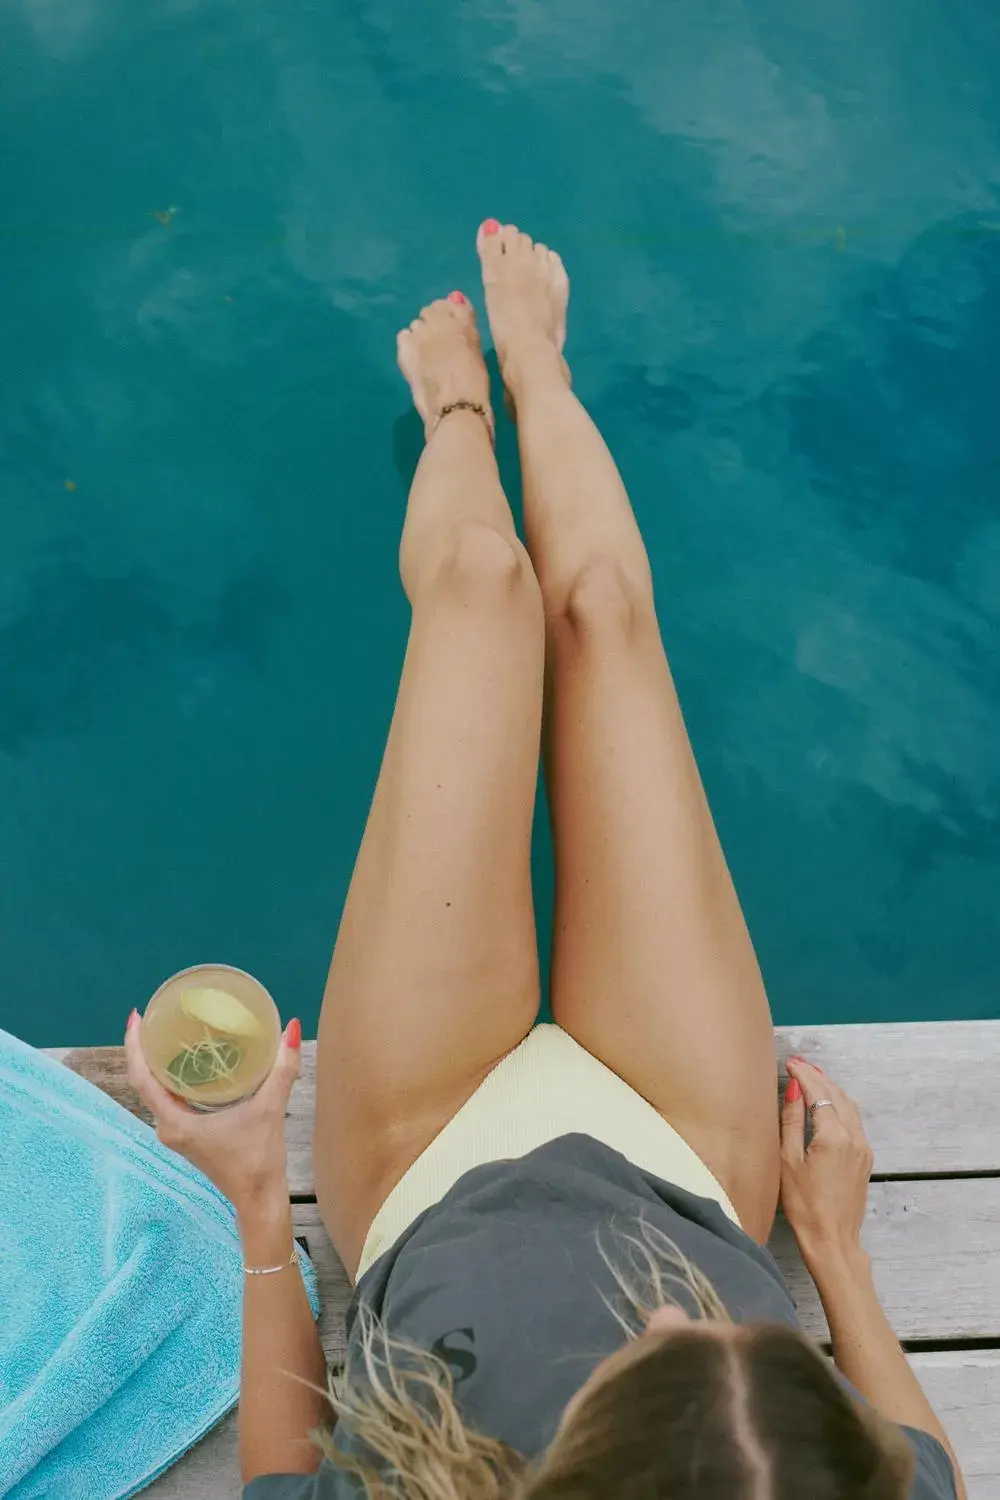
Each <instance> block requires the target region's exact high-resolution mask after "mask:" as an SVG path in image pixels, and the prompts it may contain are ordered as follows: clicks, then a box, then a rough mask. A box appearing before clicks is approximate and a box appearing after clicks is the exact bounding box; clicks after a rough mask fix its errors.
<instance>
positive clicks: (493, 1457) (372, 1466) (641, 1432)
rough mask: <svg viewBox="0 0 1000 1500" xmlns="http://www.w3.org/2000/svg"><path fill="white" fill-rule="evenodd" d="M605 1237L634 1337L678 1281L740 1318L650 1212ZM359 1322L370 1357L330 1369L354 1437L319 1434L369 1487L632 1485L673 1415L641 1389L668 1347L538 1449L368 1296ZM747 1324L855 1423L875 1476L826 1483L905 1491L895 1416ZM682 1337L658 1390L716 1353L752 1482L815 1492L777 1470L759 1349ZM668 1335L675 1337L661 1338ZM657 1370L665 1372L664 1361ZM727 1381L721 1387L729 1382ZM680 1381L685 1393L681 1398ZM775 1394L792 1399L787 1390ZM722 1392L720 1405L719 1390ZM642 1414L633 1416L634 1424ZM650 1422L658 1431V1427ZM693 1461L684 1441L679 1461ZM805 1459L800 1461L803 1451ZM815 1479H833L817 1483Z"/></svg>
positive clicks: (460, 1491)
mask: <svg viewBox="0 0 1000 1500" xmlns="http://www.w3.org/2000/svg"><path fill="white" fill-rule="evenodd" d="M597 1243H598V1250H599V1252H600V1255H601V1258H602V1259H603V1260H604V1263H605V1265H606V1266H607V1267H608V1270H609V1271H610V1273H611V1276H612V1279H613V1281H614V1283H615V1287H616V1289H617V1293H618V1295H617V1296H616V1297H607V1296H605V1295H604V1293H599V1295H600V1296H601V1297H602V1300H603V1301H604V1302H605V1305H606V1306H607V1307H608V1309H609V1311H610V1312H611V1314H612V1316H613V1317H614V1318H615V1320H616V1321H617V1323H618V1324H619V1326H620V1327H621V1329H622V1331H623V1333H624V1334H625V1336H626V1338H627V1339H634V1338H635V1337H637V1336H638V1335H639V1334H640V1333H641V1332H642V1330H643V1329H644V1327H645V1324H646V1322H647V1321H648V1319H649V1317H650V1315H651V1314H652V1313H653V1312H655V1311H656V1310H657V1309H659V1308H662V1307H665V1306H671V1305H676V1304H677V1301H678V1298H677V1296H675V1295H671V1293H677V1292H680V1293H682V1294H683V1295H684V1298H685V1300H686V1301H688V1302H693V1304H694V1306H695V1308H696V1310H697V1313H698V1316H699V1317H700V1318H703V1319H707V1320H711V1321H723V1322H731V1321H732V1320H731V1318H730V1317H729V1314H728V1312H727V1310H726V1308H725V1307H724V1305H723V1303H722V1301H721V1299H720V1298H719V1296H718V1293H717V1292H716V1291H715V1289H714V1287H713V1286H712V1285H711V1283H710V1282H709V1280H708V1279H707V1277H705V1276H704V1274H703V1273H702V1272H701V1271H700V1270H698V1268H697V1267H696V1266H694V1265H692V1264H691V1262H690V1261H689V1260H688V1259H687V1258H686V1257H685V1256H684V1255H683V1254H682V1252H681V1251H680V1250H679V1249H678V1247H677V1246H676V1245H675V1244H674V1243H673V1241H672V1240H670V1239H669V1237H668V1236H667V1235H665V1234H663V1233H662V1232H661V1231H660V1230H658V1229H656V1228H654V1227H653V1226H652V1225H650V1224H648V1223H646V1222H645V1221H643V1220H641V1219H640V1220H639V1224H638V1233H628V1234H616V1235H615V1246H616V1249H617V1250H618V1251H619V1252H621V1253H620V1255H619V1256H618V1257H617V1258H615V1257H613V1256H612V1255H611V1254H610V1253H609V1252H608V1251H607V1250H606V1249H605V1247H604V1246H603V1245H602V1244H601V1240H600V1235H598V1237H597ZM358 1328H359V1335H360V1336H359V1339H358V1347H357V1351H356V1358H358V1359H359V1362H360V1368H356V1369H354V1370H350V1369H349V1370H348V1371H347V1372H346V1373H345V1376H344V1378H343V1379H342V1381H340V1382H338V1383H337V1385H335V1384H334V1383H333V1382H331V1387H330V1391H329V1399H330V1403H331V1405H332V1406H333V1409H334V1411H335V1413H336V1416H337V1419H338V1422H339V1423H340V1425H341V1427H342V1429H343V1430H344V1434H345V1436H347V1437H348V1438H349V1439H350V1448H349V1449H346V1450H345V1449H344V1448H341V1447H338V1446H336V1445H335V1443H334V1441H333V1434H332V1433H331V1432H321V1433H315V1434H313V1436H314V1438H315V1440H316V1442H317V1443H318V1444H319V1446H320V1448H321V1449H322V1451H323V1453H324V1454H325V1456H326V1457H327V1458H328V1459H329V1460H330V1462H331V1463H332V1464H333V1465H334V1466H335V1467H337V1468H338V1469H340V1470H342V1471H345V1472H347V1473H349V1474H351V1475H353V1476H354V1477H355V1478H356V1479H357V1480H358V1481H360V1483H361V1484H362V1485H363V1487H364V1490H365V1492H366V1494H367V1496H368V1500H558V1497H562V1496H566V1495H573V1496H581V1497H582V1496H597V1495H605V1494H612V1493H614V1494H616V1495H621V1496H627V1495H628V1493H629V1483H628V1479H629V1476H628V1473H627V1472H623V1468H622V1464H623V1462H624V1463H625V1464H628V1463H629V1462H630V1460H632V1459H635V1460H637V1469H638V1467H641V1468H642V1469H643V1470H644V1471H645V1472H646V1474H647V1477H648V1470H649V1466H650V1459H649V1454H648V1450H649V1448H650V1444H651V1443H657V1444H661V1438H662V1434H663V1433H664V1430H665V1429H664V1424H663V1421H662V1413H660V1412H656V1413H654V1412H652V1411H650V1410H647V1411H646V1412H645V1414H644V1415H643V1417H642V1419H641V1420H639V1419H638V1418H637V1417H636V1413H637V1411H638V1410H639V1407H640V1406H642V1405H643V1403H645V1406H646V1407H647V1408H648V1407H649V1403H650V1398H651V1397H653V1399H655V1396H654V1395H653V1392H652V1388H651V1375H652V1374H654V1373H655V1372H654V1371H653V1370H652V1368H650V1369H647V1368H646V1367H647V1366H649V1367H653V1366H654V1364H655V1365H656V1366H657V1367H661V1366H662V1361H661V1360H660V1358H659V1357H658V1355H657V1354H656V1353H653V1354H651V1356H650V1357H649V1358H648V1359H646V1360H642V1361H639V1362H638V1363H637V1364H634V1365H633V1366H631V1367H630V1370H629V1371H628V1372H625V1373H626V1374H627V1375H628V1384H629V1386H630V1388H631V1389H630V1390H629V1391H628V1392H626V1391H625V1390H624V1389H622V1387H623V1380H622V1377H621V1376H620V1375H619V1376H616V1377H614V1378H613V1379H611V1380H609V1381H607V1382H605V1383H604V1384H603V1385H602V1386H601V1387H600V1390H599V1392H594V1393H592V1394H588V1395H587V1396H586V1398H585V1399H584V1400H583V1401H582V1402H581V1404H580V1406H579V1408H578V1410H577V1411H576V1412H575V1413H574V1414H573V1416H572V1418H571V1419H570V1420H569V1421H568V1422H567V1423H566V1424H565V1425H564V1427H563V1428H561V1429H560V1432H559V1434H558V1435H557V1437H556V1439H555V1440H554V1441H553V1443H552V1444H551V1445H550V1447H549V1449H548V1451H547V1452H546V1453H544V1454H542V1455H541V1456H540V1457H539V1458H537V1459H535V1460H534V1461H529V1460H528V1459H526V1458H525V1457H524V1456H523V1455H522V1454H519V1453H517V1452H516V1451H515V1450H514V1449H512V1448H510V1447H508V1446H507V1445H506V1444H505V1443H502V1442H500V1441H498V1440H497V1439H496V1438H492V1437H488V1436H485V1435H483V1434H482V1433H478V1432H476V1431H475V1430H473V1429H472V1428H470V1427H469V1426H467V1425H466V1423H465V1422H464V1421H463V1419H462V1416H461V1414H460V1412H459V1409H458V1405H457V1403H456V1400H455V1390H454V1379H453V1377H452V1374H451V1371H450V1369H449V1368H448V1366H447V1365H446V1364H445V1363H444V1361H443V1360H441V1359H439V1358H438V1357H437V1356H436V1355H434V1354H431V1353H429V1352H428V1351H427V1350H425V1349H420V1348H417V1347H416V1346H415V1345H413V1344H411V1343H409V1342H407V1341H406V1340H402V1339H397V1338H395V1337H393V1336H391V1335H390V1334H389V1333H388V1331H387V1330H386V1329H385V1327H384V1326H383V1325H382V1323H381V1322H380V1321H379V1319H378V1318H377V1317H376V1316H375V1314H374V1313H372V1311H371V1310H370V1308H368V1307H367V1306H366V1305H365V1304H364V1303H363V1302H362V1303H361V1304H360V1306H359V1308H358ZM747 1333H748V1339H747V1345H746V1347H747V1349H749V1350H752V1351H755V1353H756V1356H757V1357H758V1359H759V1360H762V1361H764V1362H765V1363H766V1364H767V1368H768V1370H769V1372H770V1374H771V1377H772V1382H773V1381H774V1380H775V1379H776V1380H777V1382H778V1383H779V1384H781V1385H782V1386H789V1387H802V1386H803V1385H804V1386H810V1385H811V1387H812V1389H813V1390H814V1391H815V1393H816V1396H817V1399H818V1400H819V1402H820V1404H821V1405H823V1406H824V1409H825V1418H824V1420H825V1423H826V1425H825V1426H824V1427H823V1431H824V1432H826V1430H827V1428H828V1427H829V1425H830V1409H835V1411H834V1415H835V1416H837V1417H839V1419H840V1428H841V1433H840V1439H839V1446H840V1447H842V1448H843V1447H845V1436H844V1435H845V1434H846V1438H847V1440H848V1441H847V1442H846V1447H847V1448H848V1449H849V1450H850V1453H849V1455H848V1457H850V1456H851V1455H853V1456H854V1458H855V1459H856V1463H855V1468H856V1469H857V1471H858V1473H864V1474H867V1476H868V1479H867V1481H866V1482H865V1484H864V1485H863V1486H862V1487H860V1488H858V1487H856V1486H855V1487H852V1488H849V1489H848V1488H844V1489H840V1488H837V1489H836V1490H833V1489H829V1490H827V1489H824V1490H822V1493H824V1494H826V1493H830V1494H838V1495H840V1494H843V1495H845V1496H846V1495H850V1496H851V1497H852V1500H854V1497H855V1496H857V1500H905V1496H906V1494H907V1492H908V1486H909V1480H910V1476H911V1473H912V1458H911V1456H910V1454H909V1449H908V1447H907V1445H906V1444H905V1442H904V1441H903V1439H902V1438H901V1437H899V1435H898V1434H896V1432H895V1429H892V1428H891V1427H890V1426H889V1425H888V1424H884V1423H882V1422H881V1420H880V1419H879V1418H878V1417H876V1416H875V1415H874V1413H869V1412H867V1411H862V1410H861V1409H860V1408H859V1407H857V1406H856V1405H855V1403H854V1402H853V1401H852V1400H851V1399H850V1397H849V1396H848V1395H847V1393H846V1392H845V1391H844V1390H843V1389H842V1388H841V1387H840V1386H839V1385H838V1384H837V1382H836V1381H835V1379H834V1377H833V1375H832V1374H831V1372H830V1370H829V1368H828V1366H827V1362H826V1360H825V1359H824V1357H823V1355H822V1354H821V1352H820V1351H819V1349H817V1348H815V1347H814V1346H813V1345H811V1344H810V1343H809V1341H808V1340H807V1339H805V1337H804V1336H803V1335H801V1334H799V1333H797V1332H796V1331H794V1330H792V1329H787V1328H784V1327H782V1326H780V1325H767V1324H761V1325H754V1326H751V1327H749V1328H748V1330H747ZM680 1337H681V1338H682V1340H683V1342H684V1344H686V1345H687V1344H689V1341H691V1340H692V1339H693V1341H694V1342H693V1344H691V1345H690V1347H689V1349H688V1352H687V1356H686V1358H684V1357H683V1356H682V1358H681V1360H680V1361H676V1360H675V1361H674V1364H675V1368H674V1370H673V1371H672V1375H671V1379H670V1380H668V1381H666V1382H665V1381H663V1380H662V1379H661V1380H660V1382H659V1385H658V1387H657V1391H658V1392H659V1395H660V1396H661V1397H662V1398H663V1400H664V1401H666V1406H667V1407H669V1406H670V1405H671V1404H672V1405H673V1406H675V1407H676V1406H677V1405H678V1404H679V1405H681V1406H688V1407H689V1406H690V1395H691V1388H692V1385H693V1384H697V1383H698V1380H699V1376H698V1373H697V1371H698V1361H697V1358H696V1359H695V1360H694V1361H692V1358H691V1355H692V1353H695V1354H696V1355H699V1356H700V1355H702V1354H704V1355H707V1356H708V1360H709V1364H707V1365H706V1366H705V1369H706V1372H707V1373H706V1374H705V1377H704V1379H705V1381H707V1382H709V1383H711V1382H712V1381H714V1382H715V1386H721V1387H724V1388H725V1391H726V1392H727V1395H728V1397H729V1398H731V1400H730V1406H729V1410H730V1413H731V1420H730V1419H726V1418H723V1420H724V1421H726V1420H730V1428H727V1432H728V1435H729V1436H730V1437H731V1438H732V1439H733V1443H734V1444H735V1446H734V1450H733V1451H734V1453H735V1452H736V1449H739V1452H740V1453H741V1454H742V1458H741V1459H739V1460H738V1461H737V1459H734V1464H736V1469H734V1473H736V1472H737V1470H738V1482H745V1485H746V1487H745V1488H744V1489H743V1491H742V1493H743V1494H745V1495H746V1496H748V1497H749V1496H753V1497H754V1500H772V1497H774V1500H777V1497H778V1496H783V1495H784V1494H785V1493H788V1494H795V1495H799V1494H801V1495H807V1494H810V1495H811V1494H812V1493H813V1490H811V1489H809V1488H808V1475H807V1476H805V1477H806V1483H805V1485H804V1486H803V1487H802V1488H799V1489H794V1490H788V1491H785V1490H783V1489H779V1488H776V1487H775V1485H776V1483H777V1481H774V1483H772V1480H773V1478H774V1476H773V1473H772V1468H773V1465H770V1464H769V1462H768V1459H767V1455H766V1453H765V1449H764V1447H763V1446H762V1442H761V1440H760V1439H759V1437H758V1436H757V1433H756V1430H755V1426H754V1416H753V1413H752V1411H751V1407H752V1405H753V1403H752V1400H751V1399H750V1398H751V1395H752V1392H751V1389H750V1387H751V1385H752V1384H753V1380H752V1377H753V1374H754V1373H755V1371H752V1370H750V1368H749V1367H748V1363H747V1359H745V1358H743V1357H742V1356H738V1355H736V1354H735V1353H734V1349H735V1346H734V1345H733V1344H732V1343H731V1342H730V1341H725V1342H723V1341H721V1340H706V1339H704V1338H703V1337H699V1336H698V1335H697V1334H693V1335H692V1334H688V1335H686V1336H684V1335H681V1336H680ZM677 1343H678V1336H677V1335H673V1336H672V1337H671V1338H670V1340H669V1348H671V1349H675V1350H676V1347H677ZM741 1343H742V1341H741ZM667 1348H668V1345H667V1344H664V1345H663V1351H664V1352H666V1351H667ZM767 1362H769V1363H767ZM709 1366H711V1371H714V1374H713V1373H711V1371H710V1370H709ZM659 1373H660V1374H661V1376H662V1373H663V1370H662V1368H660V1370H659ZM786 1376H787V1377H788V1378H787V1379H786V1378H785V1377H786ZM338 1385H339V1388H338ZM668 1386H669V1387H670V1390H669V1395H668V1391H667V1387H668ZM715 1386H713V1388H712V1389H713V1396H717V1394H718V1391H716V1389H715ZM681 1394H683V1399H682V1400H681V1401H680V1402H678V1396H679V1395H681ZM777 1394H778V1399H779V1401H784V1402H785V1405H786V1407H787V1402H788V1397H789V1391H787V1390H786V1391H783V1392H778V1393H777ZM661 1404H662V1403H661ZM716 1405H717V1406H719V1409H720V1410H721V1409H722V1406H720V1405H719V1403H718V1401H716ZM722 1405H725V1403H722ZM630 1415H631V1417H632V1419H634V1420H633V1422H632V1429H633V1430H632V1431H631V1432H629V1430H628V1429H629V1426H630ZM651 1417H652V1418H654V1420H653V1421H651V1420H650V1418H651ZM733 1428H735V1429H739V1430H740V1435H739V1436H735V1435H734V1432H733V1431H732V1430H731V1429H733ZM651 1432H654V1433H656V1434H657V1437H656V1438H651V1437H650V1433H651ZM662 1441H666V1439H665V1438H662ZM723 1441H724V1437H723ZM716 1446H718V1445H716ZM639 1450H646V1451H644V1452H640V1451H639ZM366 1455H370V1457H369V1456H366ZM674 1457H678V1455H674ZM609 1458H610V1459H611V1460H612V1461H611V1462H610V1463H609V1462H608V1459H609ZM683 1461H684V1460H683V1455H680V1456H679V1457H678V1462H680V1463H683ZM797 1462H798V1464H799V1470H800V1471H801V1460H797ZM846 1467H848V1468H849V1467H850V1464H849V1463H847V1465H846ZM678 1472H680V1470H678ZM739 1476H742V1480H741V1481H740V1480H739ZM665 1477H666V1476H665ZM675 1492H676V1493H677V1494H681V1493H683V1494H688V1493H695V1492H694V1491H689V1490H688V1489H687V1488H678V1489H676V1490H674V1489H673V1488H670V1487H669V1485H667V1484H664V1485H663V1486H662V1487H661V1488H660V1489H659V1490H658V1493H660V1494H663V1495H666V1494H671V1493H675ZM697 1493H698V1494H699V1496H700V1495H701V1494H703V1493H704V1495H705V1496H706V1500H712V1497H713V1496H714V1495H716V1494H720V1495H722V1494H725V1495H726V1496H727V1497H732V1500H739V1497H740V1494H741V1491H740V1490H738V1489H736V1488H735V1487H734V1483H733V1479H732V1476H730V1477H729V1478H727V1479H726V1481H725V1485H724V1487H723V1488H720V1489H718V1490H716V1489H715V1488H714V1487H711V1486H710V1487H708V1488H705V1489H704V1490H702V1489H701V1488H699V1489H698V1490H697ZM815 1493H817V1494H819V1493H821V1491H820V1490H819V1489H818V1488H817V1489H816V1491H815Z"/></svg>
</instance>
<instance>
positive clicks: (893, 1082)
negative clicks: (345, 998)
mask: <svg viewBox="0 0 1000 1500" xmlns="http://www.w3.org/2000/svg"><path fill="white" fill-rule="evenodd" d="M776 1043H777V1048H778V1054H779V1056H780V1057H781V1058H782V1059H784V1058H786V1057H789V1056H791V1055H792V1054H793V1053H800V1054H801V1055H802V1056H803V1057H808V1058H810V1059H811V1060H812V1061H814V1062H817V1063H819V1064H820V1066H821V1067H823V1068H825V1069H826V1071H827V1072H828V1073H829V1074H830V1076H831V1078H835V1079H836V1080H837V1082H838V1083H840V1084H842V1086H843V1087H844V1088H846V1089H847V1091H848V1092H849V1093H850V1094H853V1096H854V1097H855V1099H857V1101H858V1103H859V1104H860V1106H861V1108H862V1110H863V1112H864V1115H865V1119H866V1122H867V1126H868V1131H869V1134H870V1136H871V1141H872V1145H873V1147H874V1149H875V1170H876V1171H877V1172H878V1173H880V1174H882V1175H885V1176H890V1177H892V1176H898V1175H900V1174H911V1173H914V1174H920V1173H932V1172H944V1173H947V1172H976V1171H980V1172H981V1171H1000V1089H998V1088H997V1087H996V1084H995V1074H996V1072H997V1070H998V1069H1000V1021H928V1022H920V1023H914V1024H913V1025H906V1024H891V1025H873V1026H811V1027H796V1026H786V1027H780V1028H779V1029H778V1031H777V1032H776ZM51 1055H52V1056H55V1057H58V1058H59V1059H60V1060H61V1061H63V1062H65V1063H66V1064H67V1066H69V1067H71V1068H73V1069H74V1070H75V1071H76V1072H78V1073H81V1074H83V1076H84V1077H86V1078H89V1079H90V1080H91V1081H92V1082H93V1083H96V1084H97V1086H98V1087H99V1088H103V1089H104V1090H105V1091H106V1092H107V1093H109V1094H111V1095H112V1096H113V1097H114V1098H116V1099H118V1100H119V1101H120V1102H121V1103H122V1104H124V1105H125V1107H126V1108H127V1109H131V1110H132V1111H133V1112H134V1113H136V1114H139V1115H141V1116H143V1118H146V1116H145V1112H144V1110H143V1108H142V1105H141V1104H140V1102H139V1100H138V1099H136V1097H135V1095H134V1094H133V1093H132V1091H131V1089H130V1088H129V1086H128V1080H127V1078H126V1077H125V1062H124V1054H123V1051H122V1048H121V1047H84V1048H68V1047H61V1048H54V1049H52V1053H51ZM315 1061H316V1044H315V1042H305V1043H304V1044H303V1048H302V1076H301V1078H300V1079H299V1082H298V1084H297V1085H296V1088H295V1093H294V1094H293V1096H292V1102H291V1109H290V1111H289V1119H288V1171H289V1182H290V1185H291V1191H292V1192H293V1193H295V1194H307V1193H308V1194H313V1193H314V1192H315V1181H314V1174H313V1165H312V1128H313V1127H312V1122H313V1112H314V1106H315V1100H316V1087H315Z"/></svg>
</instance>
